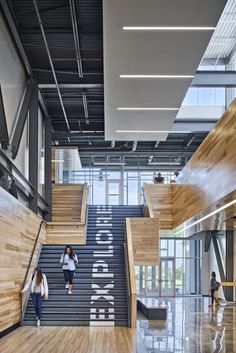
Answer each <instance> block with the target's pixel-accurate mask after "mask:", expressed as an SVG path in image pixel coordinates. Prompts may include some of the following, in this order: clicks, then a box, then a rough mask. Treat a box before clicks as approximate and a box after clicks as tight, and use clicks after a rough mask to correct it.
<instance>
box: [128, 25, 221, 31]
mask: <svg viewBox="0 0 236 353" xmlns="http://www.w3.org/2000/svg"><path fill="white" fill-rule="evenodd" d="M123 30H124V31H214V30H215V27H208V26H207V27H205V26H200V27H198V26H124V27H123Z"/></svg>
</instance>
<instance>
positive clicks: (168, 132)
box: [116, 130, 191, 134]
mask: <svg viewBox="0 0 236 353" xmlns="http://www.w3.org/2000/svg"><path fill="white" fill-rule="evenodd" d="M116 132H118V133H127V134H132V133H134V134H135V133H137V134H139V133H140V134H143V133H144V134H190V133H191V131H171V130H165V131H164V130H116Z"/></svg>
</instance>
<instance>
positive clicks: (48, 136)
mask: <svg viewBox="0 0 236 353" xmlns="http://www.w3.org/2000/svg"><path fill="white" fill-rule="evenodd" d="M44 136H45V137H44V139H45V140H44V146H45V147H44V185H45V200H46V201H47V203H48V204H49V209H50V211H49V212H48V213H47V214H45V216H44V218H45V220H46V221H48V222H49V221H50V220H51V185H52V176H51V167H52V126H51V119H50V118H48V117H47V118H46V119H45V134H44Z"/></svg>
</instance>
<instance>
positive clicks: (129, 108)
mask: <svg viewBox="0 0 236 353" xmlns="http://www.w3.org/2000/svg"><path fill="white" fill-rule="evenodd" d="M117 110H145V111H146V110H157V111H166V110H167V111H169V110H175V111H178V110H179V108H160V107H119V108H117Z"/></svg>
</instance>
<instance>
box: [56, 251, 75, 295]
mask: <svg viewBox="0 0 236 353" xmlns="http://www.w3.org/2000/svg"><path fill="white" fill-rule="evenodd" d="M75 263H78V258H77V256H76V254H74V253H73V249H72V247H71V246H69V245H67V246H66V247H65V250H64V253H63V254H62V255H61V260H60V264H61V266H62V269H63V273H64V277H65V281H66V289H68V294H72V284H73V277H74V272H75Z"/></svg>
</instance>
